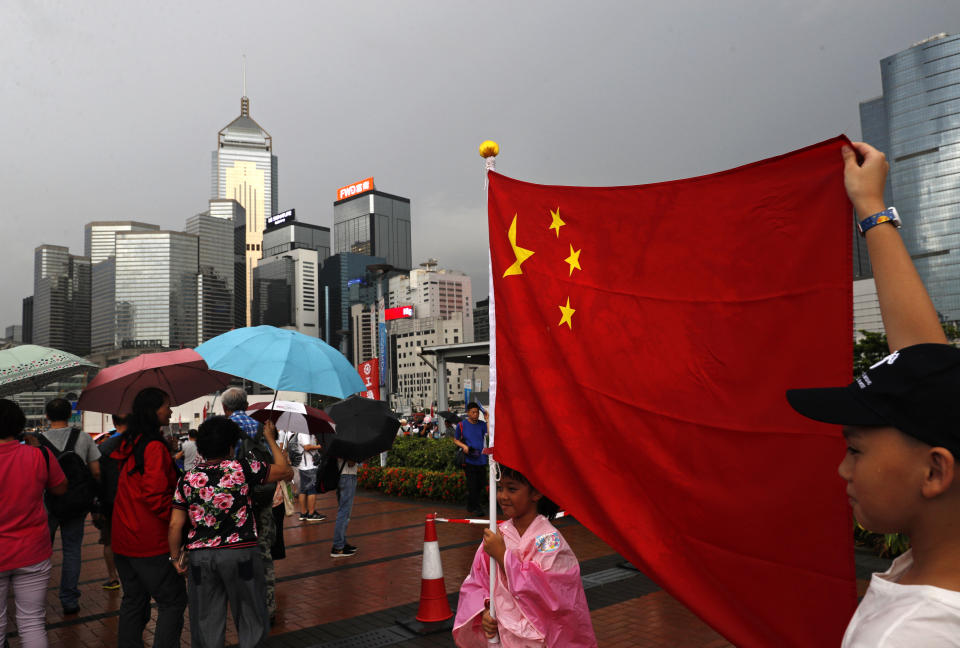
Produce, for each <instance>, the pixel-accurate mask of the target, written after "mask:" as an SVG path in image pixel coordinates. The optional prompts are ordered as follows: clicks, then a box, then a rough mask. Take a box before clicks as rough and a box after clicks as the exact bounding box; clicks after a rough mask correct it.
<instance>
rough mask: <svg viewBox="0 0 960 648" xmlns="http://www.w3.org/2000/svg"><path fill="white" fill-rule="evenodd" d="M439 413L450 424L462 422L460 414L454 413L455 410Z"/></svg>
mask: <svg viewBox="0 0 960 648" xmlns="http://www.w3.org/2000/svg"><path fill="white" fill-rule="evenodd" d="M439 414H440V416H442V417H443V419H444V420H445V421H446V422H447V423H449V424H450V425H456V424H457V423H459V422H460V416H459V415H457V414H454V413H453V412H447V411H443V412H439Z"/></svg>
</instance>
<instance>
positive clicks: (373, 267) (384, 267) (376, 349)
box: [367, 263, 393, 466]
mask: <svg viewBox="0 0 960 648" xmlns="http://www.w3.org/2000/svg"><path fill="white" fill-rule="evenodd" d="M391 270H393V266H392V265H390V264H389V263H371V264H370V265H368V266H367V272H369V273H371V274H372V275H373V276H374V277H375V279H374V280H375V281H376V282H377V304H376V306H375V308H376V311H375V312H376V314H377V318H376V319H377V329H376V330H377V334H376V335H375V336H374V338H373V339H374V345H373V357H375V358H377V364H378V365H379V366H380V387H381V390H380V398H381V400H384V401H387V402H389V395H388V392H389V390H390V385H389V383H388V382H387V380H386V375H387V373H386V367H387V364H388V362H387V358H381V357H380V325H381V323H383V275H385V274H387V273H388V272H390V271H391ZM384 335H386V331H384ZM380 465H381V466H386V465H387V453H386V452H381V453H380Z"/></svg>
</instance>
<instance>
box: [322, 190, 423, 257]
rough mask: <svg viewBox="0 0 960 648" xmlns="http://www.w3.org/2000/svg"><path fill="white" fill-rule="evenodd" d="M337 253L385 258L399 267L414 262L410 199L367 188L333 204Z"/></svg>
mask: <svg viewBox="0 0 960 648" xmlns="http://www.w3.org/2000/svg"><path fill="white" fill-rule="evenodd" d="M333 238H334V254H360V255H365V256H376V257H381V258H384V259H386V263H389V264H390V265H392V266H393V267H394V268H396V269H398V270H409V269H410V268H412V267H413V266H412V263H413V247H412V240H411V238H410V199H409V198H403V197H401V196H394V195H391V194H388V193H384V192H382V191H376V190H372V191H367V192H365V193H361V194H358V195H356V196H353V197H350V198H345V199H343V200H338V201H336V202H335V203H333Z"/></svg>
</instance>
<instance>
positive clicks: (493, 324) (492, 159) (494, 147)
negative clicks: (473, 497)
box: [480, 140, 500, 644]
mask: <svg viewBox="0 0 960 648" xmlns="http://www.w3.org/2000/svg"><path fill="white" fill-rule="evenodd" d="M499 152H500V146H499V145H498V144H497V143H496V142H492V141H490V140H487V141H485V142H483V143H482V144H481V145H480V155H481V156H482V157H483V158H484V159H485V160H486V164H485V171H484V183H483V190H484V195H485V197H486V200H485V201H484V202H485V203H486V204H487V207H488V209H489V201H490V198H489V195H487V190H488V189H489V187H490V181H489V179H488V178H487V174H488V173H489V172H490V171H496V170H497V154H498V153H499ZM487 264H488V267H489V276H490V311H489V316H488V317H489V320H490V380H489V390H490V399H489V400H490V402H489V404H488V407H487V416H486V418H487V439H488V442H487V445H488V447H490V448H493V447H494V443H493V440H494V418H495V415H494V411H495V406H496V400H497V310H496V302H495V300H494V294H493V263H492V261H491V260H490V256H489V254H488V256H487ZM487 465H488V471H487V472H488V482H487V483H488V485H489V487H490V497H489V500H488V502H487V504H488V506H489V508H488V509H487V510H488V511H489V515H490V530H491V531H493V532H494V533H496V532H497V462H496V461H495V460H494V458H493V453H490V454H488V455H487ZM496 586H497V561H496V560H494V559H493V558H490V616H491V617H492V618H494V619H495V618H497V612H496V606H495V605H494V603H493V592H494V589H495V588H496ZM487 643H490V644H499V643H500V637H499V636H496V635H495V636H494V637H493V638H492V639H488V640H487Z"/></svg>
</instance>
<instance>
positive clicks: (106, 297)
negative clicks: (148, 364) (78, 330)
mask: <svg viewBox="0 0 960 648" xmlns="http://www.w3.org/2000/svg"><path fill="white" fill-rule="evenodd" d="M159 230H160V226H159V225H152V224H150V223H138V222H136V221H93V222H90V223H87V224H86V225H84V226H83V246H84V254H86V255H87V256H88V257H90V263H91V269H90V348H91V350H92V351H94V352H99V351H106V350H108V349H115V348H117V347H118V346H119V345H120V341H119V339H118V337H117V303H116V280H117V275H116V270H117V264H116V259H115V257H116V254H117V234H120V233H124V232H157V231H159Z"/></svg>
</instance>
